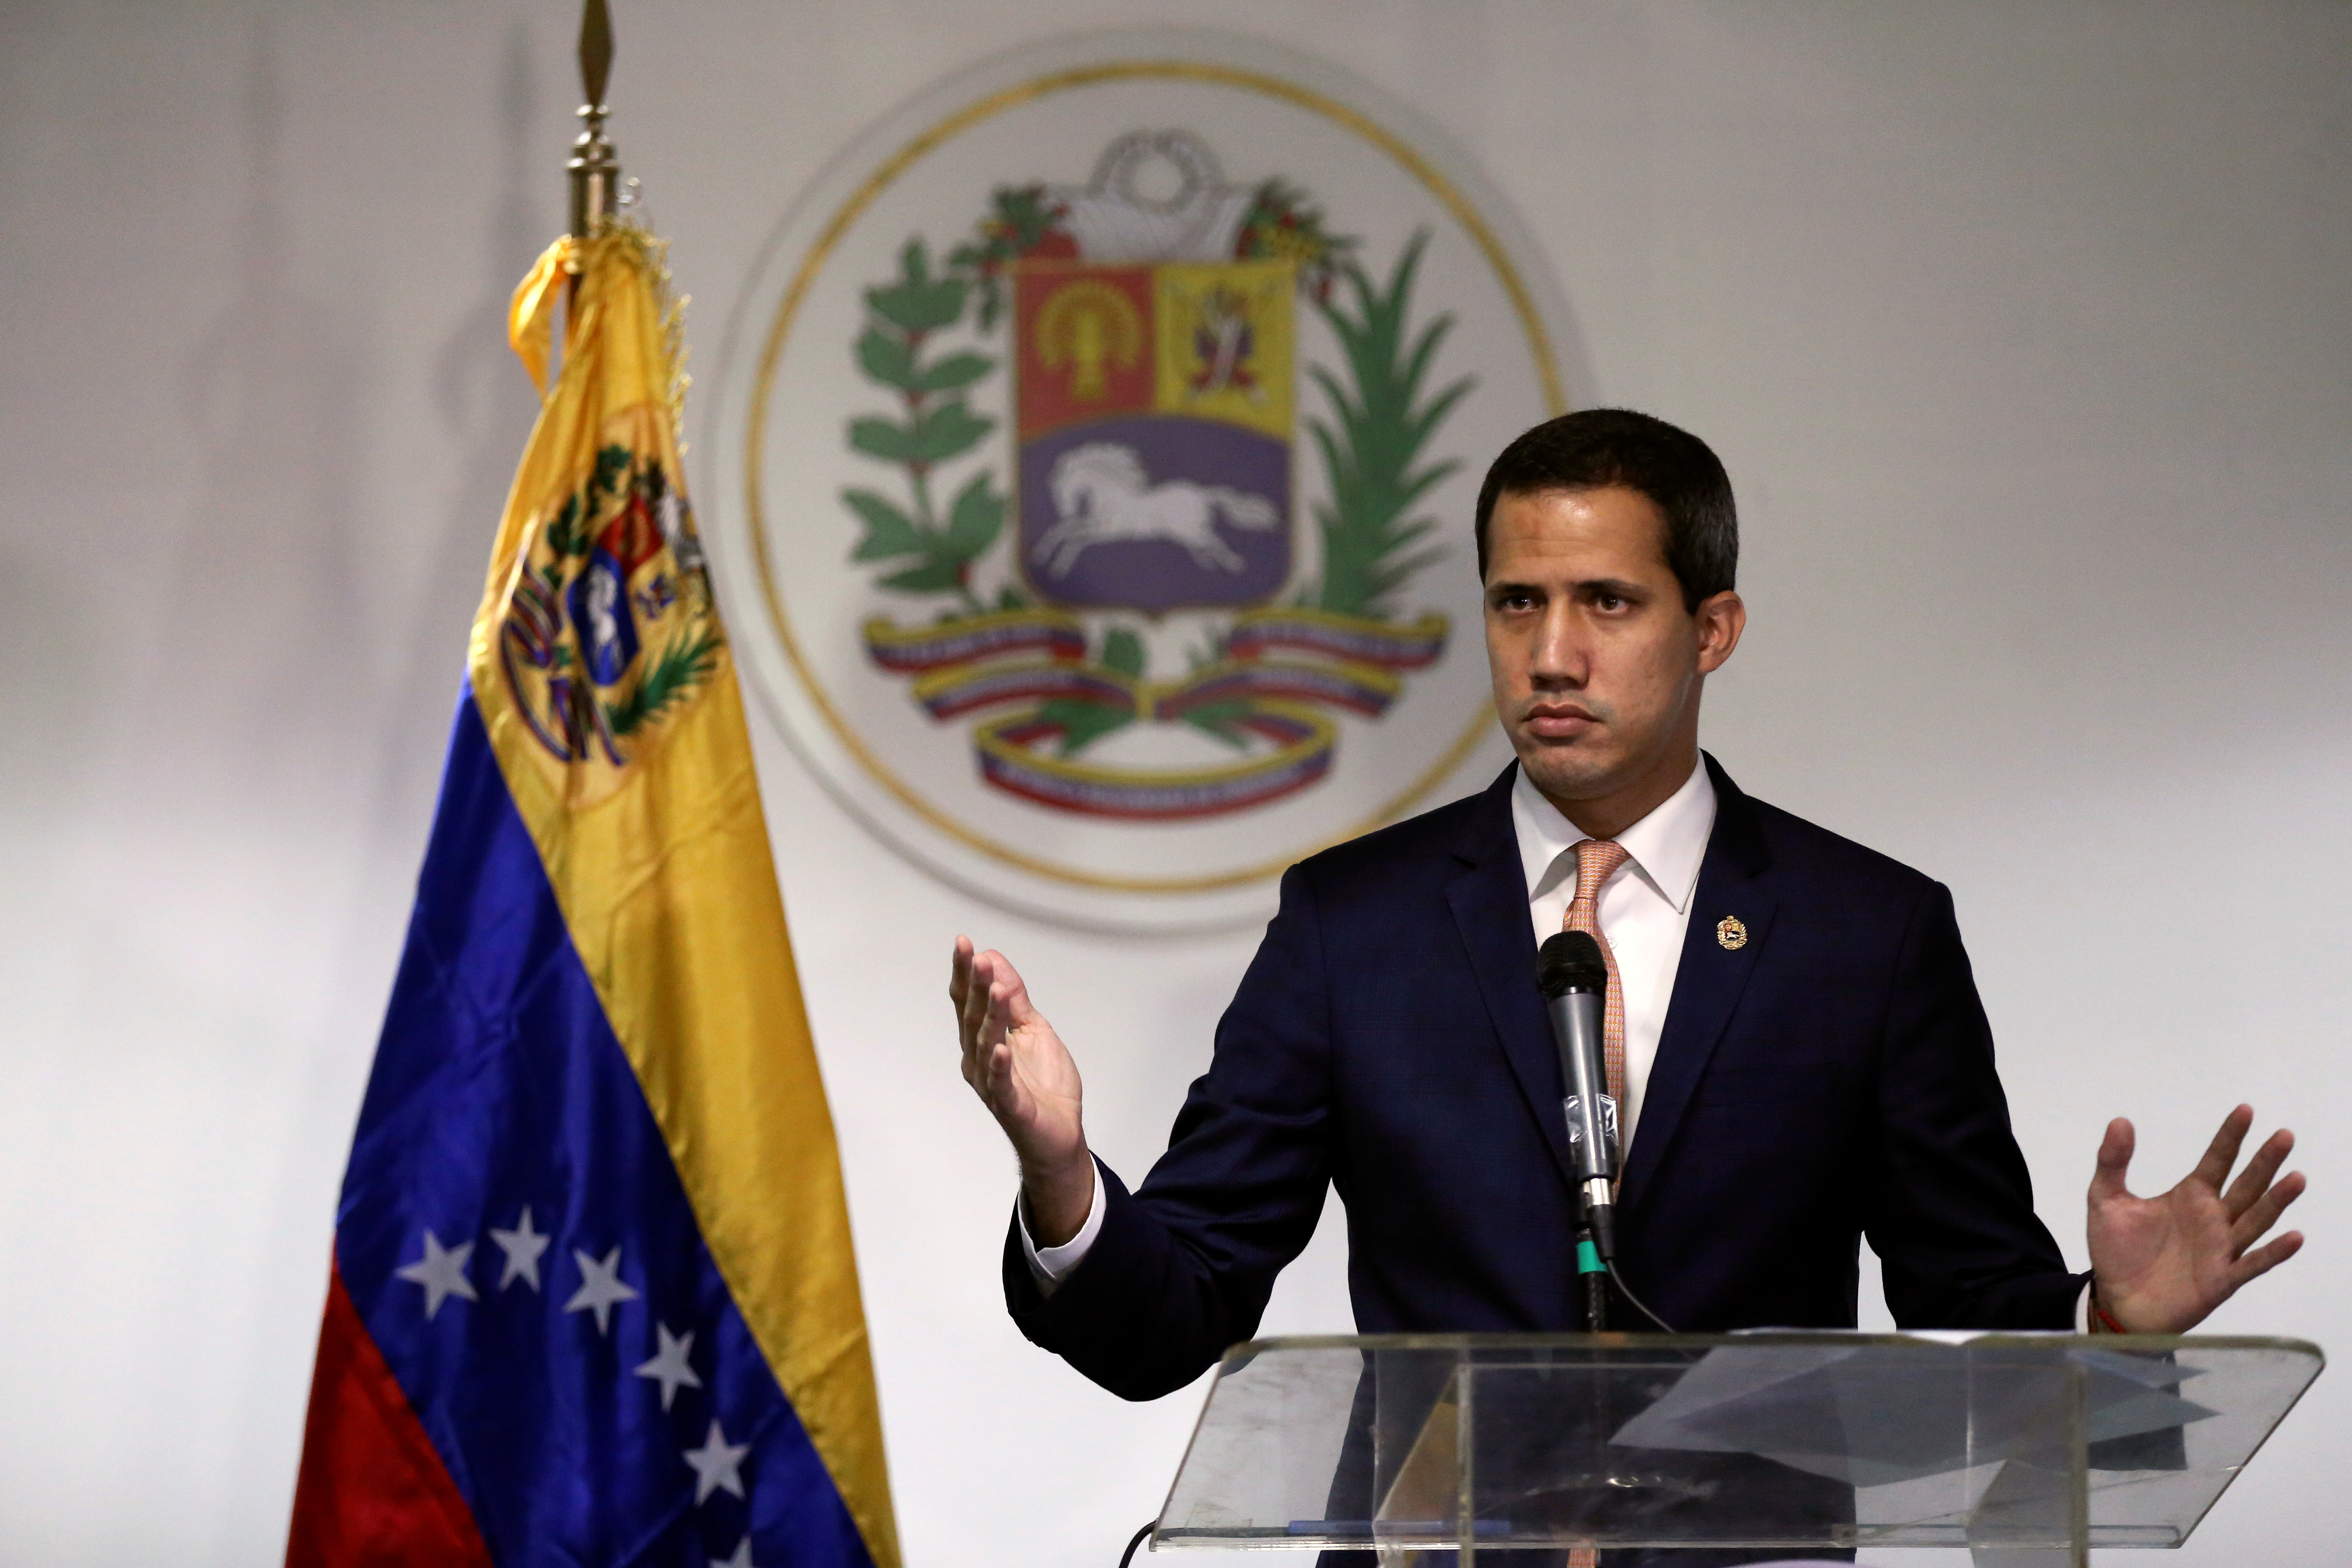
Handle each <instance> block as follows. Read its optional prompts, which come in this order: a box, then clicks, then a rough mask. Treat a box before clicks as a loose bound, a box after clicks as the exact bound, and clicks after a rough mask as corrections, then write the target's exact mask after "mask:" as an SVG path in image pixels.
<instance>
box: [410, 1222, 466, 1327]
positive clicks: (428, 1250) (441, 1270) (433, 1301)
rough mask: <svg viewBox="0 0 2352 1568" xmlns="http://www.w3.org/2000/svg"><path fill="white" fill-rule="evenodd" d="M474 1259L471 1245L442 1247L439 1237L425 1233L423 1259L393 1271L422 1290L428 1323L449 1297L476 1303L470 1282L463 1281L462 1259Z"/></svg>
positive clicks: (460, 1244)
mask: <svg viewBox="0 0 2352 1568" xmlns="http://www.w3.org/2000/svg"><path fill="white" fill-rule="evenodd" d="M473 1256H474V1244H473V1243H472V1242H470V1241H461V1242H459V1243H458V1244H457V1246H455V1247H443V1246H442V1245H441V1238H440V1237H436V1236H435V1235H434V1234H433V1233H432V1232H431V1231H429V1230H428V1231H426V1232H425V1256H424V1257H422V1258H418V1259H417V1260H416V1261H415V1262H414V1263H411V1264H407V1265H404V1267H402V1268H395V1269H394V1270H393V1274H394V1276H395V1277H396V1278H399V1279H405V1280H407V1281H408V1282H409V1283H410V1284H412V1285H422V1286H424V1287H425V1321H427V1322H430V1321H432V1320H433V1314H434V1313H436V1312H437V1311H439V1310H441V1303H442V1302H443V1301H445V1300H447V1299H448V1298H450V1297H452V1296H456V1297H458V1298H459V1299H461V1300H467V1301H478V1300H481V1298H480V1297H479V1296H477V1295H475V1294H474V1282H473V1281H472V1280H470V1279H467V1278H466V1259H467V1258H471V1257H473Z"/></svg>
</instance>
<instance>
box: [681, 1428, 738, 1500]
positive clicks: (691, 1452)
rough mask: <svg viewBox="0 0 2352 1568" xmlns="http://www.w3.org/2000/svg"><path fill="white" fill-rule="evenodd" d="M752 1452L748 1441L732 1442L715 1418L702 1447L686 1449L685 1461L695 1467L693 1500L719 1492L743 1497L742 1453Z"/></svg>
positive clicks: (704, 1498)
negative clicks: (720, 1428)
mask: <svg viewBox="0 0 2352 1568" xmlns="http://www.w3.org/2000/svg"><path fill="white" fill-rule="evenodd" d="M750 1452H751V1444H749V1443H730V1442H729V1441H728V1440H727V1434H726V1433H724V1432H721V1431H720V1430H719V1422H718V1419H717V1418H716V1417H713V1418H712V1420H711V1423H710V1436H708V1437H705V1438H704V1439H703V1440H702V1447H699V1448H688V1449H687V1450H686V1462H687V1463H688V1464H689V1465H692V1466H693V1467H694V1500H695V1501H696V1502H701V1501H703V1500H706V1499H708V1498H709V1496H710V1494H711V1493H712V1492H719V1491H726V1492H733V1493H734V1494H735V1495H736V1496H737V1497H741V1496H742V1495H743V1456H744V1455H746V1454H748V1453H750Z"/></svg>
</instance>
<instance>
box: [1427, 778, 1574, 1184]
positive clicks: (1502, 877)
mask: <svg viewBox="0 0 2352 1568" xmlns="http://www.w3.org/2000/svg"><path fill="white" fill-rule="evenodd" d="M1517 772H1518V770H1517V764H1514V765H1513V766H1511V767H1508V768H1506V769H1504V770H1503V776H1502V777H1501V778H1499V779H1497V780H1496V782H1495V784H1494V785H1493V786H1492V787H1491V788H1489V789H1488V790H1487V791H1486V795H1485V796H1484V797H1483V798H1482V799H1481V800H1480V802H1479V806H1478V809H1477V811H1475V812H1474V813H1473V814H1472V815H1471V818H1470V822H1469V824H1468V826H1467V828H1466V830H1465V832H1464V834H1463V837H1462V842H1461V843H1460V844H1459V845H1458V846H1456V847H1455V851H1454V852H1455V853H1456V854H1457V855H1458V856H1460V858H1463V859H1464V860H1466V861H1469V862H1470V865H1469V867H1468V868H1466V869H1465V870H1464V871H1463V872H1462V873H1461V874H1460V875H1459V876H1457V877H1455V878H1454V879H1453V880H1452V881H1451V882H1449V883H1447V884H1446V887H1445V898H1446V901H1447V902H1448V903H1450V904H1451V905H1452V906H1453V908H1454V924H1455V926H1456V927H1457V928H1459V929H1460V931H1461V932H1462V945H1463V948H1464V950H1465V952H1466V953H1467V955H1468V957H1469V960H1470V969H1471V972H1472V973H1474V974H1475V975H1476V976H1477V980H1478V990H1479V994H1481V995H1482V996H1484V997H1485V999H1486V1015H1487V1016H1488V1017H1489V1018H1490V1019H1491V1020H1492V1021H1493V1023H1494V1026H1495V1033H1496V1035H1497V1036H1499V1037H1501V1039H1502V1042H1503V1054H1504V1055H1505V1056H1506V1057H1507V1058H1509V1059H1510V1064H1511V1072H1512V1075H1513V1076H1514V1077H1516V1078H1517V1079H1518V1083H1519V1090H1520V1092H1521V1093H1522V1094H1524V1095H1526V1096H1527V1100H1528V1107H1529V1109H1531V1110H1533V1111H1534V1112H1535V1118H1536V1125H1537V1126H1538V1127H1540V1128H1541V1129H1543V1136H1544V1143H1545V1146H1546V1147H1548V1148H1549V1149H1550V1151H1551V1157H1552V1163H1554V1164H1555V1165H1557V1166H1558V1167H1559V1173H1560V1179H1561V1180H1563V1181H1572V1180H1573V1179H1574V1177H1573V1174H1572V1172H1573V1166H1572V1165H1571V1164H1570V1160H1569V1152H1568V1131H1567V1127H1566V1124H1565V1123H1564V1122H1563V1121H1562V1120H1561V1118H1560V1110H1559V1101H1560V1096H1561V1095H1562V1094H1563V1093H1564V1092H1565V1090H1563V1089H1561V1087H1560V1074H1559V1051H1558V1049H1557V1047H1554V1045H1553V1044H1552V1037H1551V1024H1550V1021H1549V1020H1548V1019H1547V1018H1545V1016H1544V1010H1543V997H1542V995H1541V994H1539V993H1538V991H1537V989H1536V938H1535V929H1534V928H1533V927H1532V926H1531V925H1529V924H1528V882H1527V873H1526V871H1525V870H1524V869H1523V868H1521V866H1520V865H1519V849H1518V838H1517V834H1516V833H1515V832H1514V831H1513V830H1512V826H1511V782H1512V780H1513V779H1514V778H1515V777H1517Z"/></svg>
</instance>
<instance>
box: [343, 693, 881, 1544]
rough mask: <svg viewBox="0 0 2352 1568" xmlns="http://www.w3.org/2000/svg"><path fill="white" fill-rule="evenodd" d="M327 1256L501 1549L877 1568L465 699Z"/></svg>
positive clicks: (785, 1198)
mask: <svg viewBox="0 0 2352 1568" xmlns="http://www.w3.org/2000/svg"><path fill="white" fill-rule="evenodd" d="M776 1201H778V1202H780V1203H782V1202H790V1201H791V1194H782V1193H780V1194H776ZM525 1210H528V1211H529V1223H528V1224H527V1225H526V1224H524V1223H523V1216H524V1212H525ZM428 1233H429V1237H428ZM499 1233H503V1234H499ZM616 1249H617V1251H616ZM336 1252H337V1258H338V1261H339V1264H340V1267H341V1271H342V1275H343V1279H344V1280H345V1282H346V1284H347V1286H348V1288H349V1289H350V1291H351V1295H352V1300H353V1302H354V1303H355V1304H356V1306H357V1308H358V1310H359V1312H360V1315H361V1317H362V1320H363V1321H364V1322H365V1323H366V1325H367V1328H368V1331H369V1333H370V1334H371V1335H372V1336H373V1339H374V1340H375V1342H376V1343H377V1345H378V1346H379V1347H380V1348H381V1349H382V1350H383V1354H384V1357H385V1359H386V1361H387V1362H388V1363H390V1365H391V1367H392V1370H393V1373H394V1376H395V1377H396V1378H397V1379H398V1380H399V1382H400V1384H401V1386H402V1387H403V1388H404V1390H406V1392H407V1394H408V1397H409V1400H410V1402H411V1404H412V1405H414V1406H415V1409H416V1411H417V1414H418V1415H419V1416H420V1418H421V1419H422V1421H423V1423H424V1426H425V1431H426V1432H427V1433H428V1434H429V1435H430V1436H431V1438H432V1440H433V1442H434V1445H435V1446H436V1448H438V1450H439V1451H440V1453H441V1455H442V1458H444V1460H445V1461H446V1463H447V1465H448V1467H449V1469H450V1472H451V1474H452V1476H453V1478H454V1479H456V1481H457V1487H458V1489H459V1490H460V1491H461V1492H462V1493H463V1495H464V1496H465V1498H466V1499H467V1502H468V1504H469V1505H470V1506H471V1507H472V1509H473V1510H474V1514H475V1518H476V1519H477V1521H478V1522H479V1524H480V1526H481V1530H482V1533H483V1536H484V1538H485V1539H486V1540H487V1541H488V1543H489V1547H490V1552H491V1555H492V1557H493V1558H494V1559H495V1560H496V1561H497V1562H498V1563H501V1564H538V1563H545V1564H548V1565H549V1568H557V1565H561V1568H580V1565H583V1564H605V1563H611V1564H618V1563H665V1564H667V1563H676V1564H684V1565H689V1568H690V1565H693V1564H699V1563H707V1562H722V1561H729V1560H736V1561H749V1562H751V1563H771V1564H780V1563H822V1564H826V1565H835V1564H837V1565H841V1568H870V1559H869V1557H868V1555H867V1552H866V1547H865V1544H864V1542H863V1540H862V1539H861V1537H860V1536H859V1533H858V1531H857V1529H856V1525H855V1523H854V1522H853V1521H852V1520H851V1518H850V1516H849V1513H848V1510H846V1508H845V1507H844V1505H843V1503H842V1500H841V1497H840V1494H839V1492H838V1490H837V1489H836V1488H835V1485H834V1482H833V1479H832V1477H831V1476H830V1475H829V1474H828V1473H827V1471H826V1469H825V1468H824V1463H823V1461H822V1460H821V1459H820V1458H819V1457H818V1455H817V1453H816V1451H815V1449H814V1447H813V1446H812V1445H811V1444H810V1442H809V1438H808V1435H807V1432H806V1431H805V1429H804V1428H803V1426H802V1425H801V1423H800V1420H799V1418H798V1416H797V1415H795V1414H794V1413H793V1408H792V1406H791V1404H790V1402H789V1401H787V1400H786V1399H785V1397H784V1395H783V1393H782V1389H781V1388H780V1387H779V1386H778V1384H777V1382H776V1379H775V1376H774V1374H773V1373H772V1371H771V1370H770V1368H769V1366H768V1363H767V1362H766V1360H765V1359H764V1358H763V1357H762V1356H761V1352H760V1350H759V1347H758V1346H757V1345H756V1344H755V1343H754V1342H753V1341H752V1340H751V1335H750V1334H749V1332H748V1331H747V1330H746V1328H745V1325H744V1322H743V1320H742V1317H741V1315H740V1313H739V1312H738V1311H737V1310H736V1307H735V1304H734V1301H733V1300H732V1298H731V1297H730V1294H729V1292H728V1290H727V1288H726V1285H725V1283H724V1282H723V1281H722V1280H721V1279H720V1278H719V1272H718V1269H717V1268H715V1267H714V1265H713V1264H712V1261H711V1258H710V1255H709V1249H708V1248H707V1247H705V1246H704V1244H703V1240H702V1237H701V1233H700V1230H699V1228H698V1226H697V1225H696V1222H695V1218H694V1215H693V1212H692V1210H691V1208H690V1207H689V1206H688V1202H687V1198H686V1194H685V1191H684V1189H683V1188H682V1187H681V1186H680V1184H679V1182H678V1177H677V1169H676V1167H675V1166H674V1165H673V1164H672V1163H671V1159H670V1154H669V1151H668V1149H667V1145H666V1144H665V1143H664V1142H663V1139H662V1136H661V1133H660V1131H659V1129H658V1128H657V1127H656V1124H655V1122H654V1120H653V1116H652V1113H651V1112H650V1110H648V1109H647V1107H646V1100H645V1094H644V1091H643V1089H641V1088H640V1086H639V1084H638V1082H637V1079H636V1075H635V1071H634V1070H633V1069H632V1068H631V1067H630V1065H629V1062H628V1058H627V1057H626V1056H625V1054H624V1053H623V1051H622V1049H621V1046H620V1042H619V1041H618V1040H617V1039H615V1038H614V1035H613V1031H612V1028H611V1026H610V1025H609V1024H608V1023H607V1022H606V1020H605V1017H604V1009H603V1007H602V1005H600V1003H599V1002H598V999H597V996H596V994H595V990H594V987H593V985H592V984H590V982H589V979H588V976H587V973H586V972H585V970H584V969H583V967H582V965H581V963H580V960H579V957H578V955H577V953H576V952H574V951H573V948H572V939H571V935H570V932H569V931H568V930H567V929H566V928H565V925H564V921H563V918H562V912H561V910H559V908H558V906H557V904H556V900H555V896H554V892H553V889H551V887H550V886H549V884H548V881H547V877H546V873H545V871H544V869H543V868H542V867H541V863H540V858H539V852H538V849H537V847H536V846H534V845H533V843H532V842H531V838H530V833H529V832H528V830H527V829H526V828H525V827H524V826H523V822H522V819H521V817H520V815H519V814H518V813H517V812H516V810H515V806H514V803H513V801H512V799H511V797H510V796H509V794H508V792H507V787H506V783H505V780H504V779H503V777H502V776H501V775H500V773H499V766H498V763H497V759H496V758H495V756H494V755H493V754H492V752H491V750H490V746H489V742H488V736H487V734H486V733H485V732H484V730H483V727H482V722H481V718H480V715H479V713H478V710H477V709H476V708H475V705H474V701H473V699H472V696H471V693H470V692H468V693H467V695H466V697H465V698H464V700H461V702H460V703H459V706H458V711H457V721H456V724H455V725H454V727H453V730H452V733H451V737H450V744H449V756H448V763H447V766H446V771H445V773H444V776H443V780H442V790H441V800H440V804H439V805H438V807H437V810H436V817H435V821H434V826H433V836H432V842H431V845H430V847H429V848H428V849H427V851H426V855H425V868H424V871H423V874H422V875H421V877H420V878H419V880H418V887H417V899H416V907H415V914H414V916H413V917H412V920H411V923H410V927H409V934H408V942H407V948H406V951H405V952H404V954H403V957H402V962H401V967H400V973H399V976H398V978H397V980H396V981H395V983H394V991H393V997H392V1002H391V1005H390V1007H389V1009H388V1011H387V1015H386V1017H385V1022H384V1029H383V1038H382V1041H381V1042H380V1044H379V1046H378V1048H377V1053H376V1062H375V1069H374V1073H373V1077H372V1078H371V1079H370V1081H369V1085H368V1091H367V1098H366V1100H365V1102H364V1104H363V1105H362V1110H361V1114H360V1126H359V1131H358V1134H357V1136H356V1138H355V1140H354V1142H353V1146H352V1164H351V1169H350V1172H349V1174H348V1175H347V1176H346V1178H345V1183H344V1189H343V1198H342V1205H341V1212H340V1215H339V1216H338V1226H337V1240H336ZM534 1274H535V1276H536V1284H535V1285H534V1283H533V1276H534ZM600 1320H601V1321H600ZM688 1335H691V1336H692V1338H691V1343H690V1345H689V1346H687V1347H686V1348H685V1349H683V1350H680V1349H679V1348H678V1347H679V1346H680V1344H681V1343H682V1342H684V1341H685V1340H686V1337H687V1336H688ZM665 1390H667V1395H668V1407H667V1409H665V1408H664V1394H665ZM739 1448H740V1449H741V1450H742V1452H741V1453H740V1455H738V1454H737V1452H736V1450H737V1449H739ZM747 1532H748V1536H749V1540H750V1542H751V1552H749V1553H748V1554H746V1555H744V1556H742V1557H740V1558H739V1557H738V1556H737V1554H738V1552H739V1551H740V1547H741V1546H742V1544H743V1542H744V1541H745V1539H746V1535H747Z"/></svg>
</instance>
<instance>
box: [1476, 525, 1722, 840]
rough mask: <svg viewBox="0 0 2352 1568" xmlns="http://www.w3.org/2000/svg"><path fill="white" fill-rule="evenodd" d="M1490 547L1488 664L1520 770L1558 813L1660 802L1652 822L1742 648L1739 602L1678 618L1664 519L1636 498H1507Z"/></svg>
mask: <svg viewBox="0 0 2352 1568" xmlns="http://www.w3.org/2000/svg"><path fill="white" fill-rule="evenodd" d="M1486 540H1487V555H1486V662H1487V666H1488V668H1489V669H1490V670H1491V671H1492V673H1493V675H1494V679H1495V711H1496V716H1497V717H1498V718H1500V719H1501V720H1502V722H1503V729H1504V731H1505V732H1506V733H1507V734H1508V735H1509V736H1510V738H1511V746H1512V748H1513V750H1515V751H1517V752H1518V754H1519V765H1520V766H1521V767H1523V768H1525V769H1526V770H1527V773H1528V777H1529V779H1530V780H1532V781H1533V782H1534V784H1536V786H1537V787H1538V788H1539V789H1541V790H1542V791H1543V792H1544V794H1545V795H1549V796H1550V797H1551V798H1552V799H1553V800H1555V801H1558V802H1571V801H1577V802H1605V801H1608V800H1610V799H1612V797H1619V796H1626V795H1632V796H1639V797H1643V798H1644V799H1646V797H1647V796H1649V795H1655V796H1656V800H1648V801H1647V804H1644V805H1642V807H1641V809H1642V811H1643V812H1644V813H1645V812H1646V811H1647V810H1648V809H1649V807H1650V806H1651V805H1655V804H1657V801H1659V800H1663V799H1664V798H1665V795H1670V794H1672V793H1673V791H1674V790H1675V788H1677V787H1679V786H1680V784H1682V782H1683V780H1684V779H1685V778H1687V777H1688V776H1689V772H1690V769H1691V768H1692V767H1693V766H1695V765H1696V761H1697V756H1696V752H1697V745H1698V706H1699V689H1700V684H1701V678H1702V677H1703V676H1705V675H1706V673H1707V672H1708V671H1710V670H1713V669H1715V668H1717V666H1719V665H1721V664H1722V663H1723V661H1724V660H1725V659H1726V658H1729V657H1730V654H1731V649H1732V647H1734V646H1735V645H1737V643H1738V640H1739V632H1740V628H1741V627H1742V626H1744V625H1745V623H1746V617H1747V612H1746V611H1745V609H1744V608H1742V607H1741V605H1740V603H1739V597H1738V595H1736V594H1731V593H1723V594H1717V595H1715V596H1714V597H1713V598H1711V599H1708V600H1706V601H1705V602H1704V603H1702V604H1701V605H1699V607H1698V608H1697V610H1696V611H1695V612H1694V611H1691V610H1686V609H1685V608H1684V606H1683V590H1682V584H1680V583H1679V582H1678V581H1677V580H1676V579H1675V574H1674V572H1673V570H1672V569H1671V568H1670V567H1668V566H1667V564H1666V558H1665V520H1664V518H1663V517H1661V516H1660V515H1659V513H1658V509H1657V507H1656V506H1655V505H1654V503H1653V502H1652V501H1651V500H1650V499H1649V498H1648V497H1646V496H1644V495H1642V494H1641V493H1640V492H1638V491H1635V490H1630V489H1620V488H1617V487H1614V486H1612V487H1609V488H1607V489H1590V490H1538V491H1535V492H1533V493H1530V494H1525V495H1505V496H1503V497H1501V498H1499V499H1498V500H1496V503H1495V510H1494V513H1493V515H1492V516H1491V517H1490V518H1489V519H1488V520H1487V534H1486ZM1631 820H1632V819H1631V818H1629V819H1628V821H1627V824H1625V825H1628V826H1629V825H1630V822H1631ZM1612 831H1613V829H1612Z"/></svg>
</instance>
